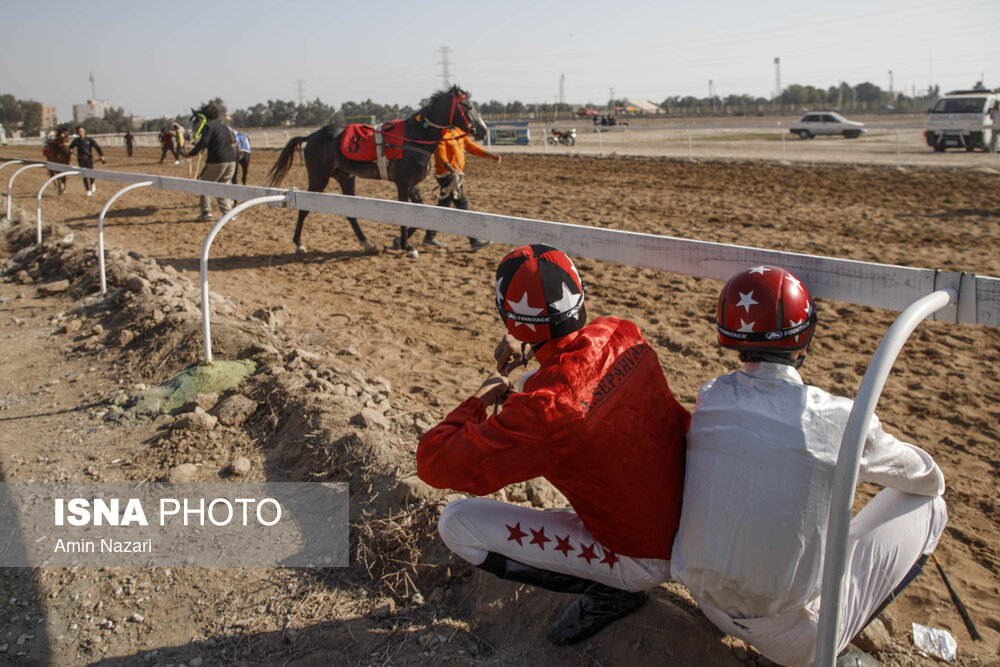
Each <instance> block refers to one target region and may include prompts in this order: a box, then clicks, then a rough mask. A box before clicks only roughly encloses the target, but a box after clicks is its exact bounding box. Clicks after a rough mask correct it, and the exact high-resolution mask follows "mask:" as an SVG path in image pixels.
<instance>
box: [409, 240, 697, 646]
mask: <svg viewBox="0 0 1000 667" xmlns="http://www.w3.org/2000/svg"><path fill="white" fill-rule="evenodd" d="M496 278H497V280H496V294H497V308H498V309H499V311H500V314H501V317H503V319H504V321H505V323H506V325H507V328H508V331H509V334H508V336H506V337H505V338H504V339H503V340H502V341H501V342H500V344H499V345H498V346H497V350H496V352H495V356H496V358H497V362H498V372H497V373H494V374H492V375H491V376H490V377H489V378H487V379H486V381H485V382H484V383H483V385H482V387H480V389H479V391H477V392H476V394H475V395H474V396H472V397H471V398H468V399H466V400H465V401H464V402H463V403H462V404H461V405H459V406H458V407H457V408H456V409H455V410H453V411H452V412H451V414H449V415H448V416H447V417H446V418H445V420H444V421H443V422H441V423H440V424H438V425H437V426H436V427H434V428H433V429H432V430H431V431H429V432H428V433H427V434H426V435H425V436H424V437H423V438H422V439H421V441H420V446H419V447H418V449H417V469H418V473H419V475H420V477H421V479H423V480H424V481H425V482H427V483H428V484H431V485H432V486H435V487H439V488H451V489H455V490H458V491H465V492H467V493H472V494H476V495H483V494H489V493H493V492H495V491H497V490H499V489H500V488H502V487H503V486H505V485H507V484H512V483H515V482H522V481H526V480H529V479H532V478H535V477H545V478H546V479H547V480H548V481H549V482H551V483H552V484H553V485H554V486H555V487H556V488H557V489H558V490H559V491H560V492H562V493H563V495H565V496H566V498H567V499H568V500H569V502H570V504H571V505H572V509H567V510H565V511H556V512H553V511H541V510H534V509H528V508H524V507H520V506H517V505H509V504H506V503H501V502H499V501H495V500H491V499H486V498H465V499H462V500H457V501H454V502H452V503H450V504H448V506H447V507H445V509H444V512H443V513H442V516H441V519H440V522H439V531H440V533H441V536H442V539H444V541H445V543H446V544H447V545H448V547H449V548H450V549H451V550H452V551H454V552H455V553H456V554H458V555H459V556H461V557H462V558H464V559H465V560H468V561H469V562H470V563H472V564H473V565H476V566H478V567H480V568H482V569H484V570H486V571H488V572H491V573H493V574H495V575H497V576H498V577H500V578H503V579H510V580H512V581H516V582H520V583H528V584H532V585H535V586H540V587H542V588H547V589H549V590H555V591H561V592H569V593H581V594H583V595H582V597H581V598H580V599H579V600H578V601H577V602H576V603H575V604H574V605H573V606H572V607H570V609H569V610H567V612H566V614H565V615H564V616H563V618H562V619H561V620H560V621H559V622H558V623H556V624H555V625H553V626H552V627H551V628H549V631H548V637H549V639H550V640H551V641H553V642H554V643H557V644H571V643H575V642H578V641H581V640H583V639H586V638H587V637H589V636H591V635H593V634H595V633H596V632H598V631H600V630H601V629H603V628H604V627H605V626H607V625H608V624H609V623H611V622H612V621H614V620H616V619H618V618H621V617H622V616H624V615H626V614H628V613H631V612H632V611H634V610H636V609H638V608H639V607H640V606H642V605H643V604H644V603H645V602H646V601H647V600H648V594H647V593H646V592H645V591H646V590H647V589H650V588H653V587H655V586H657V585H658V584H660V583H662V582H664V581H666V580H668V579H669V576H670V550H671V544H672V542H673V539H674V533H675V532H676V529H677V525H678V522H679V517H680V500H681V495H682V492H683V488H682V487H683V477H684V438H685V433H686V432H687V428H688V424H689V423H690V415H689V413H688V411H687V410H685V409H684V408H683V407H682V406H681V405H680V404H679V403H678V402H677V401H676V400H675V399H674V397H673V394H672V393H671V391H670V388H669V387H668V386H667V381H666V379H665V378H664V376H663V371H662V370H661V368H660V364H659V361H658V359H657V356H656V353H655V352H654V351H653V349H652V348H651V347H650V345H649V343H648V342H647V341H646V340H645V339H644V338H643V337H642V335H641V334H640V333H639V330H638V328H637V327H636V326H635V325H634V324H632V323H631V322H627V321H624V320H619V319H616V318H610V317H609V318H599V319H596V320H594V321H593V322H591V323H590V324H586V319H587V318H586V308H585V306H584V287H583V283H582V282H581V280H580V277H579V274H578V273H577V270H576V267H575V266H574V265H573V263H572V262H571V261H570V259H569V258H568V257H567V256H566V255H564V254H563V253H562V252H560V251H558V250H556V249H554V248H551V247H549V246H546V245H541V244H538V245H531V246H522V247H521V248H518V249H516V250H514V251H512V252H511V253H509V254H508V255H507V256H506V257H505V258H504V259H503V261H501V263H500V266H499V268H498V269H497V275H496ZM518 341H520V342H518ZM528 345H530V347H531V351H530V352H528V351H527V350H526V349H525V348H526V347H527V346H528ZM532 353H533V356H534V358H535V359H536V360H537V361H538V362H539V368H538V370H537V371H536V372H534V373H533V374H530V375H527V376H525V377H526V378H527V379H526V380H525V379H523V378H522V381H523V388H522V389H521V390H520V391H516V392H512V391H511V383H510V381H509V380H508V378H507V377H506V375H507V373H508V372H509V371H510V370H513V369H514V368H516V367H517V365H519V364H520V363H521V362H522V361H525V360H526V359H527V358H528V357H530V356H531V355H532ZM500 403H502V405H503V409H502V411H500V412H499V413H497V412H496V410H497V406H498V405H499V404H500ZM487 407H492V408H493V411H494V414H493V415H488V414H487Z"/></svg>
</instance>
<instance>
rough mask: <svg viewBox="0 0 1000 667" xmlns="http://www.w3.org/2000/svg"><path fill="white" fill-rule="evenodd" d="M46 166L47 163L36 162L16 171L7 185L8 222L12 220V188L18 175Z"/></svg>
mask: <svg viewBox="0 0 1000 667" xmlns="http://www.w3.org/2000/svg"><path fill="white" fill-rule="evenodd" d="M44 166H45V163H43V162H36V163H33V164H28V165H25V166H23V167H21V168H20V169H18V170H17V171H15V172H14V175H13V176H11V177H10V181H8V183H7V219H8V220H10V216H11V202H12V201H13V198H12V197H11V196H10V191H11V188H13V187H14V179H15V178H17V175H18V174H20V173H21V172H22V171H26V170H28V169H37V168H38V167H44Z"/></svg>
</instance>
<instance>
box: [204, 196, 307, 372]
mask: <svg viewBox="0 0 1000 667" xmlns="http://www.w3.org/2000/svg"><path fill="white" fill-rule="evenodd" d="M287 200H288V193H285V194H281V195H268V196H266V197H257V198H256V199H251V200H250V201H245V202H243V203H242V204H240V205H239V206H236V207H235V208H233V209H232V210H231V211H229V213H226V214H225V215H224V216H222V217H221V218H220V219H219V221H218V222H217V223H215V225H214V226H213V227H212V230H211V231H210V232H208V236H206V237H205V244H204V245H203V246H202V248H201V325H202V326H201V328H202V335H203V336H204V337H205V362H206V363H208V362H210V361H212V327H211V324H210V323H209V308H208V251H209V250H210V249H211V248H212V241H214V240H215V235H216V234H218V233H219V231H220V230H221V229H222V228H223V227H224V226H225V224H226V223H227V222H229V221H230V220H232V219H233V217H235V216H236V214H237V213H240V212H242V211H245V210H246V209H248V208H250V207H251V206H257V205H259V204H276V203H278V202H283V201H287Z"/></svg>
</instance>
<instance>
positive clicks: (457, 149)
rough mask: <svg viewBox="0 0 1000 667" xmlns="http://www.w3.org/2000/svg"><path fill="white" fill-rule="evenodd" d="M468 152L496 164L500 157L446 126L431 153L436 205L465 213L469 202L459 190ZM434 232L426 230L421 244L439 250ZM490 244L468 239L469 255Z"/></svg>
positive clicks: (463, 132)
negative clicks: (435, 185) (436, 190)
mask: <svg viewBox="0 0 1000 667" xmlns="http://www.w3.org/2000/svg"><path fill="white" fill-rule="evenodd" d="M466 151H468V152H470V153H472V154H473V155H478V156H479V157H488V158H490V159H491V160H496V161H497V162H498V163H499V162H500V156H499V155H496V154H495V153H490V152H489V151H488V150H486V149H485V148H483V147H482V146H480V145H479V144H477V143H476V142H474V141H473V140H472V139H470V138H469V134H468V133H467V132H465V131H464V130H460V129H458V128H457V127H450V128H447V129H446V130H444V132H442V133H441V143H439V144H438V147H437V150H436V151H434V177H435V178H436V179H437V182H438V187H439V188H440V194H439V195H438V203H437V205H438V206H450V205H451V204H452V203H454V204H455V208H457V209H461V210H463V211H468V210H469V200H468V199H466V198H465V192H464V191H463V188H462V180H463V178H464V176H465V174H464V172H465V152H466ZM436 236H437V232H435V231H434V230H429V231H428V232H427V233H426V234H425V235H424V242H423V244H424V245H428V246H436V247H438V248H443V247H444V243H442V242H441V241H438V240H437V238H435V237H436ZM489 244H490V242H489V241H487V240H485V239H477V238H472V237H471V236H470V237H469V246H470V247H471V249H472V252H475V251H477V250H479V249H480V248H485V247H486V246H488V245H489Z"/></svg>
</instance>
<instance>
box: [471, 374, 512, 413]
mask: <svg viewBox="0 0 1000 667" xmlns="http://www.w3.org/2000/svg"><path fill="white" fill-rule="evenodd" d="M510 390H511V382H510V380H508V379H507V378H506V377H504V376H503V375H500V374H499V373H490V375H489V377H487V378H486V379H485V380H483V384H482V386H480V387H479V390H478V391H476V393H475V396H476V398H478V399H479V400H480V401H482V402H483V405H487V406H489V405H495V404H496V403H503V401H504V399H506V398H507V395H508V394H510Z"/></svg>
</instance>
